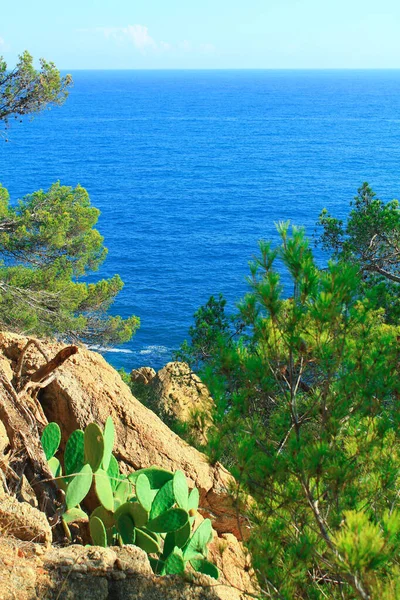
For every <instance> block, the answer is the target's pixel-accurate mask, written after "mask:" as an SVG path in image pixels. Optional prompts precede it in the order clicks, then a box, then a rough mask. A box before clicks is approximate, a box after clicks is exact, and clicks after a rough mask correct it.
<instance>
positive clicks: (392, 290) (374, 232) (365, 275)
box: [318, 183, 400, 323]
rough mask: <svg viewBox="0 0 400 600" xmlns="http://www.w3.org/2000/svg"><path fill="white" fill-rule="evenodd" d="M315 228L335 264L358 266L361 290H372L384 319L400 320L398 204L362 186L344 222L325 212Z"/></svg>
mask: <svg viewBox="0 0 400 600" xmlns="http://www.w3.org/2000/svg"><path fill="white" fill-rule="evenodd" d="M318 225H319V226H320V227H321V228H322V234H321V235H320V237H319V242H320V244H321V245H322V247H323V248H324V249H325V250H328V251H329V252H330V253H331V254H332V256H333V258H334V259H335V260H338V261H340V262H350V263H352V264H355V265H357V267H358V269H359V273H360V276H361V281H360V285H361V290H362V293H365V292H366V290H371V288H372V287H373V290H374V295H375V301H376V303H377V305H379V306H381V307H383V308H384V310H385V319H386V320H387V321H388V322H392V323H397V322H398V321H399V319H400V301H399V283H400V260H399V257H400V208H399V203H398V201H397V200H392V201H391V202H387V203H385V202H383V201H382V200H379V199H378V198H377V197H376V194H375V193H374V192H373V190H372V189H371V187H370V186H369V185H368V183H364V184H363V185H362V186H361V187H360V188H359V189H358V192H357V196H355V198H354V200H353V202H352V203H351V211H350V214H349V217H348V219H347V221H346V222H343V220H342V219H338V218H336V217H333V216H331V215H330V214H329V213H328V211H327V210H326V209H324V210H323V211H322V212H321V214H320V217H319V221H318Z"/></svg>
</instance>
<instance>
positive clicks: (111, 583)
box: [0, 536, 244, 600]
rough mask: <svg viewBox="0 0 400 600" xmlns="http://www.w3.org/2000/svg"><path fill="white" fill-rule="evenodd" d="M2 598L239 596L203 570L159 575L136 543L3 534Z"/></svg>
mask: <svg viewBox="0 0 400 600" xmlns="http://www.w3.org/2000/svg"><path fill="white" fill-rule="evenodd" d="M0 579H1V587H0V600H11V599H16V598H18V600H74V599H77V600H78V599H79V600H83V599H84V600H239V599H242V598H244V596H242V595H241V594H240V593H239V592H237V591H236V590H234V589H232V588H229V587H227V586H224V585H220V584H219V583H218V582H216V581H215V580H213V579H211V578H208V577H205V576H201V577H198V576H192V577H191V576H190V575H188V577H186V578H185V579H184V578H181V577H177V576H169V577H156V576H154V575H153V573H152V571H151V567H150V564H149V561H148V559H147V555H146V554H145V552H143V550H141V549H140V548H137V547H136V546H125V547H123V548H112V549H111V548H98V547H83V546H69V547H67V548H51V549H50V550H48V551H45V550H43V548H41V547H40V546H38V545H36V544H22V543H21V542H18V541H17V540H15V539H12V538H7V537H6V536H4V537H2V538H1V539H0Z"/></svg>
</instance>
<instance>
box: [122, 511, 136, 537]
mask: <svg viewBox="0 0 400 600" xmlns="http://www.w3.org/2000/svg"><path fill="white" fill-rule="evenodd" d="M117 529H118V532H119V533H120V535H121V538H122V541H123V543H124V544H134V543H135V539H136V532H135V524H134V522H133V519H132V518H131V517H130V516H129V515H128V514H127V513H123V514H121V515H120V516H119V518H118V519H117Z"/></svg>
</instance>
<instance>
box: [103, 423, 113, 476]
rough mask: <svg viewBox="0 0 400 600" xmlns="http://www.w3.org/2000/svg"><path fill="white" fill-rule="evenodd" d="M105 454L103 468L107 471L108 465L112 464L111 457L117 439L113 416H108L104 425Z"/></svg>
mask: <svg viewBox="0 0 400 600" xmlns="http://www.w3.org/2000/svg"><path fill="white" fill-rule="evenodd" d="M103 438H104V455H103V469H104V470H105V471H107V469H108V466H109V464H110V458H111V454H112V449H113V446H114V439H115V429H114V423H113V420H112V418H111V417H107V421H106V424H105V426H104V433H103Z"/></svg>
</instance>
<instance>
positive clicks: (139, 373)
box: [130, 367, 156, 385]
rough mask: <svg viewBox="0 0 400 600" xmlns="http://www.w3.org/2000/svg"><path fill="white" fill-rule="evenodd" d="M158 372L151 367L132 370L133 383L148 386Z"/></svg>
mask: <svg viewBox="0 0 400 600" xmlns="http://www.w3.org/2000/svg"><path fill="white" fill-rule="evenodd" d="M155 375H156V372H155V370H154V369H152V368H151V367H140V368H139V369H132V371H131V374H130V378H131V381H132V382H133V383H142V384H143V385H147V384H148V383H150V381H151V380H152V379H153V378H154V377H155Z"/></svg>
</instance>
